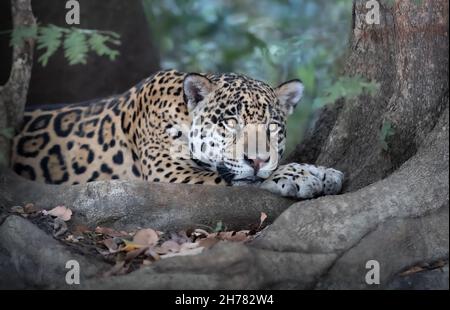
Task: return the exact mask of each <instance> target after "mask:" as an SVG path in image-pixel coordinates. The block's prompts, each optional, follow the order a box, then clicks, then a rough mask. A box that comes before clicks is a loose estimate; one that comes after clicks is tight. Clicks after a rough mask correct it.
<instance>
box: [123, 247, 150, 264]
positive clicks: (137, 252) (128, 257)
mask: <svg viewBox="0 0 450 310" xmlns="http://www.w3.org/2000/svg"><path fill="white" fill-rule="evenodd" d="M146 250H147V248H141V249H136V250H133V251H130V252H128V253H127V255H126V256H125V261H126V262H129V261H131V260H133V259H135V258H136V257H138V256H139V255H141V254H143V253H144V252H145V251H146Z"/></svg>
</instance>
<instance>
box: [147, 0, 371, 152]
mask: <svg viewBox="0 0 450 310" xmlns="http://www.w3.org/2000/svg"><path fill="white" fill-rule="evenodd" d="M142 2H143V6H144V10H145V13H146V15H147V20H148V21H149V24H150V29H151V30H152V33H153V34H154V39H156V41H157V43H158V46H159V47H160V49H161V60H162V67H163V68H165V69H168V68H176V69H178V70H183V71H194V72H230V71H232V72H238V73H244V74H246V75H249V76H252V77H255V78H257V79H260V80H263V81H266V82H268V83H270V84H272V85H273V86H276V85H278V84H280V83H282V82H284V81H286V80H288V79H293V78H300V79H302V81H303V83H304V85H305V96H304V98H303V99H302V102H301V103H300V105H299V108H298V109H297V110H296V111H295V113H294V115H292V116H291V117H290V119H289V121H288V152H289V150H292V148H293V147H294V145H295V144H296V143H298V141H299V140H300V139H301V137H302V134H303V132H304V130H305V129H306V128H307V127H308V124H309V120H310V116H311V113H313V112H314V110H315V109H317V108H319V107H321V106H323V105H325V104H330V103H332V102H334V101H335V100H336V99H338V98H341V97H354V96H358V95H359V94H361V93H363V92H364V91H366V92H368V93H370V94H373V93H374V91H375V90H376V89H377V85H376V83H371V82H368V81H365V80H363V79H361V78H358V77H343V76H340V75H339V72H341V71H342V70H341V69H342V65H341V64H342V59H343V57H344V56H345V55H344V53H345V51H346V50H347V42H348V34H349V33H350V29H351V12H352V0H336V1H327V0H295V1H293V0H259V1H227V0H215V1H210V0H167V1H152V0H142Z"/></svg>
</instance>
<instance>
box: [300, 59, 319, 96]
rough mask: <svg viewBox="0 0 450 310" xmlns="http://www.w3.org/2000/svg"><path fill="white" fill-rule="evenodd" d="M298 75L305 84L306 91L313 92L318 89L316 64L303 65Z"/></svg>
mask: <svg viewBox="0 0 450 310" xmlns="http://www.w3.org/2000/svg"><path fill="white" fill-rule="evenodd" d="M298 76H299V77H300V79H301V80H302V82H303V84H304V85H305V88H306V91H307V92H308V93H310V94H313V93H314V92H315V90H316V73H315V68H314V64H312V63H311V64H309V65H307V66H303V67H301V68H300V69H299V70H298Z"/></svg>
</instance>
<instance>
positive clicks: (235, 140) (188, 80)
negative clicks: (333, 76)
mask: <svg viewBox="0 0 450 310" xmlns="http://www.w3.org/2000/svg"><path fill="white" fill-rule="evenodd" d="M303 88H304V87H303V84H302V83H301V81H300V80H291V81H288V82H285V83H283V84H281V85H280V86H278V87H276V88H272V87H270V86H269V85H267V84H265V83H263V82H261V81H258V80H254V79H251V78H248V77H246V76H243V75H238V74H223V75H206V76H205V75H200V74H196V73H191V74H188V75H187V76H186V77H185V78H184V81H183V89H184V99H185V102H186V104H187V107H188V111H189V114H190V115H191V118H192V123H191V125H190V129H189V138H188V142H189V149H190V154H191V156H192V157H193V159H194V160H196V161H197V162H198V163H200V164H201V165H203V166H206V167H208V168H209V169H210V170H213V171H217V172H218V173H219V174H220V175H221V176H222V178H224V179H225V180H226V181H227V182H228V183H233V184H237V183H255V182H259V181H261V180H263V179H266V178H268V177H269V176H270V175H271V174H272V172H273V171H274V170H275V169H276V168H277V166H278V162H279V160H280V158H281V156H282V155H283V153H284V150H285V142H286V121H287V117H288V116H289V115H290V114H292V112H293V111H294V108H295V106H296V104H297V102H298V101H299V100H300V99H301V97H302V94H303Z"/></svg>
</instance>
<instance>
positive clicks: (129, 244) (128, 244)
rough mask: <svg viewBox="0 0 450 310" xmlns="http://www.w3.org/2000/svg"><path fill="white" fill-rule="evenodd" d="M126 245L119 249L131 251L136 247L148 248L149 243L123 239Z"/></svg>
mask: <svg viewBox="0 0 450 310" xmlns="http://www.w3.org/2000/svg"><path fill="white" fill-rule="evenodd" d="M123 242H124V245H123V246H121V247H120V248H119V251H124V252H131V251H134V250H136V249H142V248H148V245H145V244H139V243H135V242H133V241H128V240H123Z"/></svg>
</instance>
